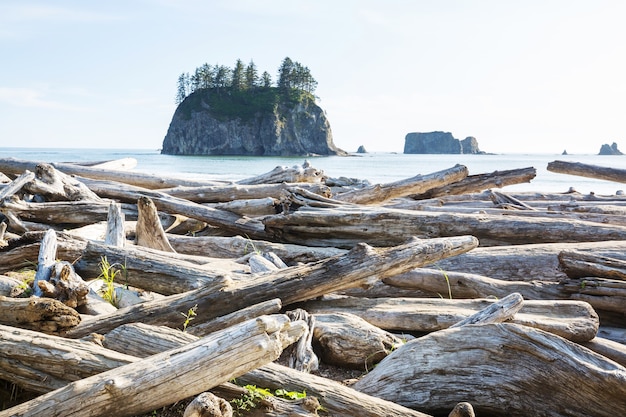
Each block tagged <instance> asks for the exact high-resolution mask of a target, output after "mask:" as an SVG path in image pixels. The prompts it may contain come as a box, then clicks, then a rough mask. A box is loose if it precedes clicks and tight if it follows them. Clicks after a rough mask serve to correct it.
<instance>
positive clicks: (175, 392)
mask: <svg viewBox="0 0 626 417" xmlns="http://www.w3.org/2000/svg"><path fill="white" fill-rule="evenodd" d="M301 334H302V328H301V327H300V324H299V323H292V322H290V321H289V319H288V318H287V317H286V316H280V315H277V316H264V317H262V318H259V319H255V320H250V321H248V322H246V323H242V324H241V325H239V326H235V327H233V328H229V329H227V330H225V331H221V332H217V333H213V334H212V335H210V336H207V337H206V338H204V339H200V340H198V341H197V342H194V343H191V344H188V345H185V346H183V347H181V348H178V349H174V350H170V351H166V352H163V353H161V354H158V355H154V356H151V357H149V358H146V359H143V360H140V361H137V362H134V363H130V364H128V365H124V366H121V367H119V368H116V369H112V370H110V371H107V372H103V373H100V374H97V375H94V376H91V377H88V378H84V379H82V380H80V381H76V382H73V383H70V384H68V385H66V386H65V387H63V388H59V389H57V390H55V391H52V392H49V393H47V394H44V395H42V396H40V397H37V398H35V399H33V400H30V401H27V402H25V403H22V404H19V405H17V406H15V407H12V408H10V409H8V410H5V411H0V416H2V417H8V416H13V415H20V416H24V417H26V416H40V415H50V412H51V411H53V412H54V415H57V416H61V415H63V416H68V415H72V414H74V413H79V412H80V413H81V415H92V416H96V415H113V414H114V415H116V416H132V415H135V414H140V413H144V412H147V411H150V410H154V409H157V408H159V407H162V406H165V405H168V404H172V403H174V402H176V401H179V400H181V399H184V398H187V397H190V396H192V395H197V394H199V393H201V392H203V391H206V390H208V389H210V388H212V387H215V386H217V385H219V384H221V383H223V382H226V381H228V380H230V379H232V378H235V377H238V376H239V375H241V374H243V373H245V372H247V371H249V370H251V369H254V368H258V367H260V366H262V365H264V364H266V363H268V362H271V361H273V360H275V359H277V358H278V357H279V356H280V353H281V352H282V350H283V348H284V347H286V346H288V345H289V344H291V343H293V342H294V341H295V340H296V339H297V338H298V337H299V336H300V335H301Z"/></svg>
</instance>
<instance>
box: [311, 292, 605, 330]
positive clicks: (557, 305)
mask: <svg viewBox="0 0 626 417" xmlns="http://www.w3.org/2000/svg"><path fill="white" fill-rule="evenodd" d="M493 302H494V300H489V299H475V300H449V299H440V298H375V299H367V298H356V297H330V296H328V297H323V298H321V299H318V300H311V301H307V302H305V303H302V304H300V305H299V307H300V308H304V309H305V310H307V311H308V312H309V313H312V314H322V313H340V312H347V313H352V314H355V315H357V316H359V317H361V318H363V319H364V320H365V321H367V322H369V323H371V324H373V325H374V326H377V327H380V328H381V329H384V330H388V331H396V332H434V331H437V330H441V329H445V328H448V327H450V326H452V325H453V324H455V323H457V322H459V321H461V320H463V319H465V318H467V317H468V316H470V315H472V314H474V313H476V312H478V311H480V310H482V309H484V308H486V307H488V306H489V305H490V304H492V303H493ZM513 322H514V323H517V324H523V325H526V326H529V327H536V328H539V329H542V330H545V331H548V332H551V333H554V334H558V335H559V336H561V337H564V338H566V339H570V340H574V341H588V340H591V339H593V338H594V337H595V336H596V334H597V333H598V326H599V320H598V315H597V314H596V312H595V311H594V310H593V308H592V307H591V306H590V305H589V304H588V303H586V302H584V301H573V300H569V301H566V300H563V301H552V300H550V301H542V300H528V301H525V302H524V305H523V307H522V309H521V310H520V311H519V312H518V313H517V314H516V315H515V317H514V319H513Z"/></svg>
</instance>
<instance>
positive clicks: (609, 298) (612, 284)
mask: <svg viewBox="0 0 626 417" xmlns="http://www.w3.org/2000/svg"><path fill="white" fill-rule="evenodd" d="M563 291H564V292H566V293H569V294H570V298H572V299H574V300H581V301H585V302H588V303H589V304H592V305H593V306H594V308H597V309H598V310H605V311H613V312H617V313H622V314H625V315H626V281H623V280H614V279H605V278H593V277H588V278H579V279H571V280H569V281H567V282H565V283H564V284H563Z"/></svg>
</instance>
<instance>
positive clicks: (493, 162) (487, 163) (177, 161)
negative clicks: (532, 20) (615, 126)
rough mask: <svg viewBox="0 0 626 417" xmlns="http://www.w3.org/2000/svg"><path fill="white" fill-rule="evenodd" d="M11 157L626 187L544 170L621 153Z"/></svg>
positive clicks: (244, 173) (167, 168)
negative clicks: (509, 174)
mask: <svg viewBox="0 0 626 417" xmlns="http://www.w3.org/2000/svg"><path fill="white" fill-rule="evenodd" d="M8 157H13V158H17V159H25V160H31V161H38V162H93V161H106V160H112V159H120V158H127V157H132V158H135V159H136V160H137V167H136V168H135V170H136V171H139V172H146V173H151V174H158V175H164V176H174V177H181V178H198V179H207V180H208V179H211V180H239V179H243V178H248V177H252V176H255V175H259V174H263V173H266V172H268V171H271V170H272V169H274V168H275V167H276V166H293V165H301V164H302V163H303V162H304V160H305V159H306V160H308V161H309V162H310V163H311V165H313V166H314V167H315V168H318V169H321V170H323V171H324V172H325V174H326V175H328V176H329V177H333V178H336V177H349V178H358V179H366V180H368V181H370V182H371V183H372V184H375V183H386V182H392V181H397V180H401V179H405V178H410V177H413V176H415V175H418V174H429V173H432V172H436V171H440V170H443V169H446V168H450V167H453V166H454V165H455V164H463V165H465V166H467V168H468V169H469V172H470V174H482V173H489V172H493V171H503V170H509V169H516V168H527V167H534V168H536V169H537V177H536V178H535V179H534V180H533V181H532V182H530V183H527V184H519V185H512V186H508V187H505V188H504V191H511V192H513V191H542V192H565V191H567V190H568V189H569V188H570V187H574V188H575V189H576V190H578V191H579V192H581V193H585V194H586V193H589V192H595V193H596V194H602V195H611V194H614V193H615V192H616V191H618V190H626V184H620V183H615V182H611V181H603V180H594V179H590V178H584V177H578V176H572V175H564V174H555V173H552V172H548V171H547V169H546V168H547V165H548V163H549V162H551V161H555V160H563V161H570V162H582V163H586V164H593V165H599V166H605V167H611V168H620V169H626V155H625V156H599V155H558V154H501V155H404V154H402V153H368V154H360V155H354V156H348V157H338V156H330V157H309V158H304V157H292V158H277V157H240V156H172V155H161V154H160V153H159V151H157V150H145V149H66V148H60V149H58V148H55V149H52V148H51V149H44V148H0V158H8Z"/></svg>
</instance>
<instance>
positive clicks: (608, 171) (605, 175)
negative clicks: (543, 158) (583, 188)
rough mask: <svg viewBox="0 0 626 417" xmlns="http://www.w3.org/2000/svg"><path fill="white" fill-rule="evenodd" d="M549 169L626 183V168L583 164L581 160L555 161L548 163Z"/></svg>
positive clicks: (560, 172) (561, 172)
mask: <svg viewBox="0 0 626 417" xmlns="http://www.w3.org/2000/svg"><path fill="white" fill-rule="evenodd" d="M548 171H551V172H556V173H559V174H569V175H578V176H580V177H587V178H596V179H600V180H607V181H615V182H621V183H626V170H624V169H617V168H608V167H602V166H598V165H590V164H582V163H580V162H566V161H553V162H550V163H549V164H548Z"/></svg>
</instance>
